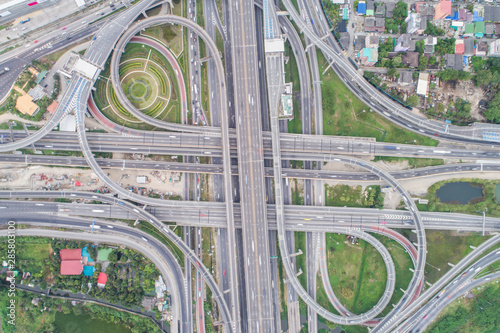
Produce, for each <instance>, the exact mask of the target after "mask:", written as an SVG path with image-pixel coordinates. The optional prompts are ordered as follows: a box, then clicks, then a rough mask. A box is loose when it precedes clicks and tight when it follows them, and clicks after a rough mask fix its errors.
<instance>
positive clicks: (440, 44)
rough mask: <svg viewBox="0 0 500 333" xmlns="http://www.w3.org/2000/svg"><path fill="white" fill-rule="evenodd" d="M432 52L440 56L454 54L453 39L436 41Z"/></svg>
mask: <svg viewBox="0 0 500 333" xmlns="http://www.w3.org/2000/svg"><path fill="white" fill-rule="evenodd" d="M434 51H435V53H436V54H438V55H441V56H442V55H445V54H453V53H455V38H445V39H438V41H437V44H436V46H435V47H434Z"/></svg>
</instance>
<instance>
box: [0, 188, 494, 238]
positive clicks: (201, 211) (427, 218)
mask: <svg viewBox="0 0 500 333" xmlns="http://www.w3.org/2000/svg"><path fill="white" fill-rule="evenodd" d="M61 193H65V195H66V197H69V198H76V197H72V196H71V194H74V193H85V192H59V191H16V192H10V191H0V198H11V197H12V198H46V199H47V198H58V197H59V196H60V195H61ZM93 195H94V193H87V198H88V197H90V198H92V196H93ZM108 197H109V196H108ZM92 199H94V200H95V198H92ZM202 203H203V202H200V203H198V204H199V205H183V204H182V202H179V204H180V205H179V206H175V204H174V205H172V207H160V206H149V207H146V211H147V212H149V213H151V214H153V215H154V216H155V217H156V218H157V219H159V220H161V221H165V222H174V223H176V224H177V225H181V226H192V227H215V228H224V227H225V211H224V206H223V205H220V204H214V205H212V204H210V203H205V205H202ZM37 204H38V205H37ZM42 204H43V205H42ZM178 207H182V209H177V208H178ZM0 209H2V210H3V212H5V213H9V214H14V213H16V212H19V211H23V210H24V209H29V210H30V211H36V212H39V213H50V214H56V215H73V216H89V217H97V218H115V219H133V220H135V219H136V217H135V213H134V212H130V211H129V210H123V209H122V208H121V206H113V205H105V204H76V203H63V202H58V203H54V202H32V201H12V200H9V201H1V203H0ZM267 210H268V213H267V214H268V216H269V229H270V230H276V213H275V208H274V205H268V209H267ZM422 219H423V222H424V225H425V228H426V229H437V230H455V231H478V230H482V227H483V224H484V227H485V230H486V231H487V232H497V231H500V219H498V218H490V217H487V218H483V216H480V215H465V214H454V213H432V212H422ZM285 220H286V225H285V227H286V229H287V230H291V231H308V230H312V229H314V230H318V231H324V232H333V230H334V228H338V227H342V228H344V229H358V228H364V227H369V228H371V229H372V230H378V229H380V228H401V229H408V228H413V220H412V218H411V216H410V214H409V212H408V211H400V210H388V209H384V210H373V209H369V208H343V207H320V209H318V208H316V209H315V207H305V206H296V205H286V206H285ZM235 227H236V228H241V212H240V206H239V204H235Z"/></svg>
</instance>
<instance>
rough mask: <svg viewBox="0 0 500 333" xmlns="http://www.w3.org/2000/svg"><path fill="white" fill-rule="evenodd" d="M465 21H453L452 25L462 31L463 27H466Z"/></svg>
mask: <svg viewBox="0 0 500 333" xmlns="http://www.w3.org/2000/svg"><path fill="white" fill-rule="evenodd" d="M464 25H465V23H464V22H462V21H451V27H452V29H454V30H455V31H457V30H458V28H460V31H463V29H464V28H463V27H464Z"/></svg>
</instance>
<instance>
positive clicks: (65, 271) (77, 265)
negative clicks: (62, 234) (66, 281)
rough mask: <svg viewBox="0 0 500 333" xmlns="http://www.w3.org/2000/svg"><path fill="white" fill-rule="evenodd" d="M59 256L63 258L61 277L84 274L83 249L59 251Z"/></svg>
mask: <svg viewBox="0 0 500 333" xmlns="http://www.w3.org/2000/svg"><path fill="white" fill-rule="evenodd" d="M59 256H60V258H61V275H80V274H82V271H83V264H82V249H62V250H60V251H59Z"/></svg>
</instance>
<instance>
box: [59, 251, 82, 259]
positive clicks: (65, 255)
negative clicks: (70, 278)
mask: <svg viewBox="0 0 500 333" xmlns="http://www.w3.org/2000/svg"><path fill="white" fill-rule="evenodd" d="M59 256H60V257H61V261H63V260H81V259H82V249H62V250H60V251H59Z"/></svg>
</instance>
